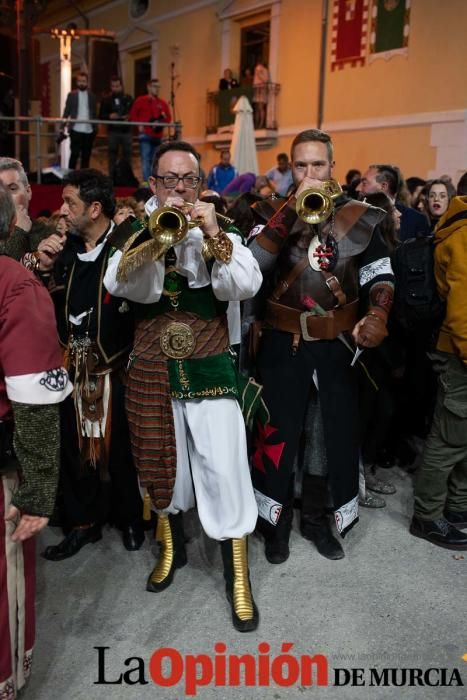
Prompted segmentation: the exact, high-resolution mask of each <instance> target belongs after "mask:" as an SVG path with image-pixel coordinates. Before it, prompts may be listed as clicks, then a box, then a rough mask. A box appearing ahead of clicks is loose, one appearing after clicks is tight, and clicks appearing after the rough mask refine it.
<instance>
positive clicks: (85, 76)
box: [76, 70, 89, 80]
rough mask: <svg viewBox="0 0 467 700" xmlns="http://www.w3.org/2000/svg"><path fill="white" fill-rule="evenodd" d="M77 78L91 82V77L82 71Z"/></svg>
mask: <svg viewBox="0 0 467 700" xmlns="http://www.w3.org/2000/svg"><path fill="white" fill-rule="evenodd" d="M76 77H77V78H86V80H89V75H88V74H87V73H85V72H84V70H80V72H79V73H78V74H77V75H76Z"/></svg>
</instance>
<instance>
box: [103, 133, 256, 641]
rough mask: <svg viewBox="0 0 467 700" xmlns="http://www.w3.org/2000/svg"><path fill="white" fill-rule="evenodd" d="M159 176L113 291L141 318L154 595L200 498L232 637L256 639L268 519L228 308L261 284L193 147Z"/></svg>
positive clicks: (134, 429)
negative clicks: (257, 490) (226, 224)
mask: <svg viewBox="0 0 467 700" xmlns="http://www.w3.org/2000/svg"><path fill="white" fill-rule="evenodd" d="M152 172H153V175H152V176H151V178H150V187H151V189H152V191H153V193H154V195H155V197H154V198H153V199H152V200H150V201H149V202H148V203H147V205H146V207H147V209H146V210H147V213H148V214H150V216H149V220H148V221H147V222H146V223H142V224H139V223H137V222H133V223H132V222H127V223H123V224H122V225H121V226H120V227H118V228H117V229H116V230H115V234H114V236H113V243H114V246H115V249H116V251H115V253H114V255H113V256H112V258H111V260H110V264H109V267H108V269H107V272H106V275H105V280H104V284H105V286H106V287H107V289H108V291H109V292H110V294H112V295H114V296H117V297H123V298H126V299H128V300H130V301H131V302H133V303H134V307H135V314H136V318H137V323H136V337H135V345H134V348H133V352H132V353H131V356H130V368H129V380H128V392H127V413H128V418H129V424H130V431H131V439H132V448H133V455H134V459H135V463H136V466H137V468H138V472H139V478H140V484H141V486H142V487H145V488H146V496H145V498H146V501H147V500H148V498H150V499H151V504H152V506H153V508H154V509H155V510H156V511H157V513H158V525H157V530H156V539H157V540H158V541H159V543H160V545H161V547H160V557H159V561H158V562H157V564H156V566H155V568H154V570H153V571H152V573H151V574H150V576H149V579H148V582H147V590H149V591H153V592H159V591H162V590H164V589H165V588H167V587H168V586H169V585H170V584H171V583H172V580H173V577H174V573H175V571H176V569H177V568H180V567H183V566H184V565H185V564H186V562H187V555H186V550H185V542H184V536H183V529H182V513H183V512H185V511H187V510H189V509H190V508H192V507H193V506H194V505H195V498H196V505H197V508H198V514H199V518H200V520H201V524H202V526H203V529H204V530H205V532H206V534H207V535H208V536H209V537H211V538H213V539H215V540H219V541H220V543H221V550H222V558H223V563H224V576H225V580H226V592H227V597H228V600H229V601H230V604H231V608H232V621H233V624H234V627H235V628H236V629H237V630H239V631H241V632H247V631H251V630H254V629H256V627H257V625H258V610H257V608H256V605H255V602H254V600H253V596H252V593H251V587H250V579H249V571H248V560H247V541H246V538H247V535H248V534H249V533H251V532H252V531H253V529H254V527H255V524H256V520H257V515H258V511H257V506H256V500H255V497H254V493H253V487H252V484H251V478H250V471H249V465H248V458H247V448H246V437H245V425H244V421H243V416H242V412H241V410H240V405H239V399H240V398H241V397H240V396H239V393H240V392H239V389H238V377H237V372H236V369H235V365H234V362H233V360H232V356H231V353H230V352H229V335H228V326H227V315H226V311H227V306H228V302H229V301H242V300H244V299H247V298H250V297H252V296H254V294H256V292H257V291H258V289H259V287H260V286H261V282H262V277H261V273H260V271H259V267H258V264H257V262H256V260H255V259H254V258H253V255H252V254H251V252H250V251H249V249H248V248H247V247H246V246H245V245H244V244H243V241H242V239H241V237H240V236H239V235H237V233H235V232H232V231H231V232H229V231H228V230H227V231H224V230H222V229H221V228H220V226H219V222H218V218H217V216H216V213H215V209H214V206H213V205H212V204H208V203H205V202H201V201H200V200H199V199H198V197H199V190H200V185H201V176H200V167H199V155H198V154H197V152H196V151H195V149H194V148H193V147H192V146H191V145H190V144H188V143H185V142H181V141H179V142H176V141H172V142H168V143H166V144H163V145H162V146H161V147H160V148H159V149H158V151H156V155H155V158H154V162H153V169H152ZM154 207H155V211H152V213H151V210H153V209H154Z"/></svg>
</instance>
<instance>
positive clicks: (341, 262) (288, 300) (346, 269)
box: [257, 200, 385, 311]
mask: <svg viewBox="0 0 467 700" xmlns="http://www.w3.org/2000/svg"><path fill="white" fill-rule="evenodd" d="M384 216H385V213H384V212H383V211H382V210H380V209H376V208H374V207H370V206H368V205H367V204H363V203H361V202H356V201H354V200H351V201H347V202H345V203H344V204H343V205H341V206H337V207H336V216H335V222H334V231H333V233H334V237H335V239H336V240H337V245H338V250H339V256H338V262H337V265H336V267H335V268H334V270H333V271H332V275H334V276H335V277H336V278H337V279H338V281H339V283H340V286H341V288H342V290H343V291H344V294H345V296H346V298H347V303H351V302H353V301H355V300H356V299H358V288H359V280H358V265H357V256H358V255H359V254H360V253H362V252H363V251H364V250H365V249H366V248H367V247H368V245H369V243H370V240H371V235H372V233H373V229H374V227H375V226H376V224H377V223H378V222H379V221H381V219H383V218H384ZM329 229H330V223H329V222H327V223H326V224H325V225H324V226H323V237H324V238H325V236H326V234H327V232H328V231H329ZM262 235H264V236H267V227H266V228H265V229H263V231H262V232H261V234H259V236H258V238H257V240H258V243H259V245H261V236H262ZM314 235H315V233H314V231H313V229H312V227H310V226H309V225H308V224H306V223H304V222H303V221H302V220H301V219H299V218H298V217H296V218H295V222H294V224H293V226H292V229H291V232H290V235H289V237H288V238H287V240H286V241H285V244H284V246H283V247H282V249H281V251H280V253H279V258H278V269H279V274H278V278H277V279H278V282H279V281H280V280H285V279H287V277H288V275H289V274H290V271H291V270H292V269H293V268H294V267H295V265H297V263H299V262H300V260H301V259H302V258H303V257H304V256H307V255H308V248H309V245H310V242H311V240H312V238H313V236H314ZM304 296H311V297H312V298H313V299H314V300H315V301H316V302H318V304H320V305H321V306H322V307H323V309H325V310H326V311H328V310H331V309H333V308H334V307H336V305H337V303H338V301H337V299H336V297H335V296H334V294H332V292H331V291H330V289H329V287H328V286H327V284H326V279H325V277H324V276H323V274H322V272H320V271H317V270H314V269H313V268H312V267H311V266H310V265H307V266H306V267H305V269H304V270H303V271H302V272H301V274H300V275H299V276H298V277H297V279H295V281H294V282H293V284H291V285H290V287H289V288H288V289H287V291H285V292H284V293H283V294H281V296H280V303H281V304H284V305H285V306H288V307H292V308H295V309H299V310H301V311H303V310H304V308H305V307H304V305H303V302H302V299H303V297H304Z"/></svg>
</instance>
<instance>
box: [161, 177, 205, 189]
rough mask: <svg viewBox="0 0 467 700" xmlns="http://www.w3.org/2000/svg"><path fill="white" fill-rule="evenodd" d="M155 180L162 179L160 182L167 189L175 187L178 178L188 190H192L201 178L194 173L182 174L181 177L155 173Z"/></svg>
mask: <svg viewBox="0 0 467 700" xmlns="http://www.w3.org/2000/svg"><path fill="white" fill-rule="evenodd" d="M156 180H162V183H163V185H164V187H165V188H166V189H167V190H173V189H175V187H177V185H178V183H179V182H180V180H182V182H183V184H184V185H185V187H187V188H188V189H190V190H194V189H195V187H197V186H198V185H199V183H200V182H201V178H200V177H196V176H195V175H183V176H182V177H179V176H178V175H156Z"/></svg>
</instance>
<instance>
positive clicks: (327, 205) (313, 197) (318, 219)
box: [296, 179, 342, 224]
mask: <svg viewBox="0 0 467 700" xmlns="http://www.w3.org/2000/svg"><path fill="white" fill-rule="evenodd" d="M341 193H342V188H341V186H340V185H339V183H338V182H337V180H333V179H331V180H325V181H324V182H323V189H317V188H315V187H309V188H308V189H307V190H303V192H301V194H299V195H298V197H297V203H296V212H297V214H298V216H299V217H300V218H301V219H302V221H305V223H307V224H321V223H322V222H323V221H326V220H327V219H329V217H330V216H331V213H332V211H333V209H334V198H335V197H338V196H339V195H340V194H341Z"/></svg>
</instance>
